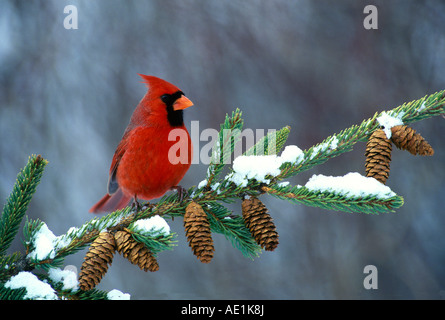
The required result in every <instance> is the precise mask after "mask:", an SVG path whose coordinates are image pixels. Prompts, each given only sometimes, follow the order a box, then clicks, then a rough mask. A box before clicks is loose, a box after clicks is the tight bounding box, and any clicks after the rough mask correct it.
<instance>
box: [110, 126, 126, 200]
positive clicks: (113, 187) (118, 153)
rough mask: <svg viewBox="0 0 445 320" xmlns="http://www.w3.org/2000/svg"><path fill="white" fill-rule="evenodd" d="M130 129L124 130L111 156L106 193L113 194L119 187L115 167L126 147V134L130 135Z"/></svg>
mask: <svg viewBox="0 0 445 320" xmlns="http://www.w3.org/2000/svg"><path fill="white" fill-rule="evenodd" d="M130 132H131V130H128V129H127V130H126V131H125V133H124V136H123V137H122V140H121V142H119V145H118V146H117V148H116V151H115V152H114V156H113V160H112V161H111V166H110V175H109V177H108V186H107V188H108V189H107V191H108V194H110V195H111V194H113V193H115V192H116V191H117V189H119V184H118V182H117V178H116V172H117V168H118V167H119V162H120V161H121V159H122V156H123V155H124V153H125V151H126V149H127V141H128V140H127V139H128V136H129V135H130Z"/></svg>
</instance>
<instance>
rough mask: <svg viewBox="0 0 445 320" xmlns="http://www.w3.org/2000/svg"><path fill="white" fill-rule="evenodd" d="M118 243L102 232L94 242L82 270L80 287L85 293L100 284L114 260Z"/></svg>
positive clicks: (107, 233)
mask: <svg viewBox="0 0 445 320" xmlns="http://www.w3.org/2000/svg"><path fill="white" fill-rule="evenodd" d="M115 250H116V242H115V241H114V237H113V236H112V235H111V234H110V233H109V232H102V233H100V234H99V236H98V237H97V238H96V240H94V241H93V243H92V244H91V245H90V248H89V249H88V252H87V254H86V255H85V258H84V262H83V263H82V266H81V268H80V270H81V271H80V275H79V285H80V289H81V290H83V291H87V290H91V289H93V288H94V287H95V286H96V285H98V284H99V282H100V280H101V279H102V277H103V276H104V275H105V273H106V272H107V270H108V265H110V264H111V262H112V260H113V254H114V251H115Z"/></svg>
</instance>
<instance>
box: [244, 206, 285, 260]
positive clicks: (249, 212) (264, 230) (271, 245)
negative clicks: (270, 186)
mask: <svg viewBox="0 0 445 320" xmlns="http://www.w3.org/2000/svg"><path fill="white" fill-rule="evenodd" d="M241 207H242V211H243V218H244V222H245V224H246V227H247V228H248V229H249V230H250V233H251V234H252V236H253V237H254V238H255V241H256V242H257V243H258V244H259V245H260V246H261V247H263V248H264V249H266V250H267V251H273V250H275V248H276V247H277V246H278V233H277V231H276V228H275V224H274V223H273V219H272V217H271V216H270V215H269V214H268V213H267V212H268V210H267V208H266V206H265V205H264V204H263V203H262V202H261V201H260V200H259V199H258V198H255V197H252V198H250V199H244V200H243V202H242V204H241Z"/></svg>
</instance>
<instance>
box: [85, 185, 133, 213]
mask: <svg viewBox="0 0 445 320" xmlns="http://www.w3.org/2000/svg"><path fill="white" fill-rule="evenodd" d="M130 200H131V197H129V196H127V195H125V194H124V193H123V192H122V190H121V189H117V191H116V192H115V193H113V194H112V195H110V194H108V193H107V194H106V195H105V196H103V198H102V199H100V200H99V202H97V203H96V204H95V205H94V206H92V207H91V209H90V212H92V213H103V212H113V211H116V210H120V209H123V208H125V207H126V206H127V205H128V203H129V202H130Z"/></svg>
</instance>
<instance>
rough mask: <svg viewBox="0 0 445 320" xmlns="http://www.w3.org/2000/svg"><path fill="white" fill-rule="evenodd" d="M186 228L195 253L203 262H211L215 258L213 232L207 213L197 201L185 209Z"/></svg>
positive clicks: (190, 244)
mask: <svg viewBox="0 0 445 320" xmlns="http://www.w3.org/2000/svg"><path fill="white" fill-rule="evenodd" d="M184 228H185V234H186V236H187V240H188V242H189V246H190V247H191V248H192V251H193V254H194V255H195V256H196V257H197V258H198V259H199V260H200V261H201V262H203V263H209V262H210V261H211V260H212V258H213V252H214V251H215V248H214V247H213V239H212V233H211V231H210V223H209V221H208V219H207V214H206V213H205V212H204V210H203V209H202V207H201V206H200V205H199V204H198V203H196V202H195V201H192V202H190V204H189V205H188V206H187V208H186V209H185V215H184Z"/></svg>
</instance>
